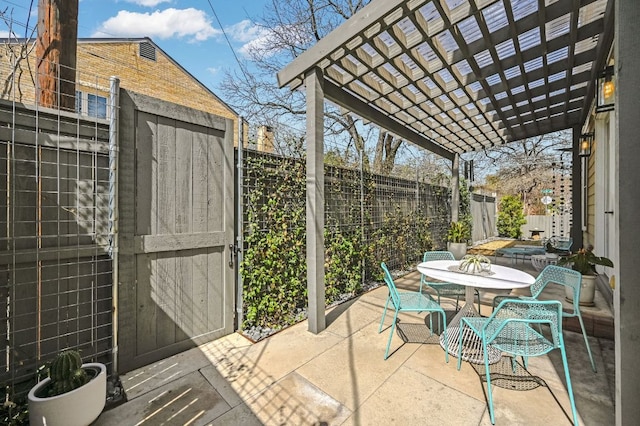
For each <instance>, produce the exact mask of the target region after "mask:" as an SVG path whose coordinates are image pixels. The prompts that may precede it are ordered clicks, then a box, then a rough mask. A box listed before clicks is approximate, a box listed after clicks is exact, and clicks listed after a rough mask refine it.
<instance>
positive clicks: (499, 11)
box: [482, 1, 509, 32]
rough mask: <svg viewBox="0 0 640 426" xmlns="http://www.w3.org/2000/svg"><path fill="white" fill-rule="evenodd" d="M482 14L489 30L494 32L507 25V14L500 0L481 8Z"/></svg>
mask: <svg viewBox="0 0 640 426" xmlns="http://www.w3.org/2000/svg"><path fill="white" fill-rule="evenodd" d="M482 16H484V20H485V22H486V23H487V27H488V28H489V31H491V32H495V31H497V30H499V29H500V28H503V27H506V26H507V25H509V20H508V19H507V14H506V12H505V10H504V4H503V3H502V2H501V1H498V2H495V3H494V4H492V5H491V6H489V7H487V8H486V9H483V10H482Z"/></svg>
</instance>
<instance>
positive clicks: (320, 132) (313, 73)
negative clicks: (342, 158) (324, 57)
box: [305, 68, 326, 334]
mask: <svg viewBox="0 0 640 426" xmlns="http://www.w3.org/2000/svg"><path fill="white" fill-rule="evenodd" d="M323 83H324V79H323V76H322V72H321V70H319V69H318V68H313V69H312V70H310V71H309V72H308V73H306V74H305V86H306V91H307V296H308V301H309V303H308V306H307V314H308V319H309V331H310V332H312V333H314V334H317V333H319V332H321V331H322V330H324V329H325V328H326V318H325V303H324V300H325V296H324V292H325V289H324V87H323V86H324V84H323Z"/></svg>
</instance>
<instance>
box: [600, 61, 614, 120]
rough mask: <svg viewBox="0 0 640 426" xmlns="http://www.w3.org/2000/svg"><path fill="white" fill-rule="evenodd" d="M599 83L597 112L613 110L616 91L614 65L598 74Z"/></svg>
mask: <svg viewBox="0 0 640 426" xmlns="http://www.w3.org/2000/svg"><path fill="white" fill-rule="evenodd" d="M597 84H598V86H597V88H598V93H597V95H598V96H597V98H596V112H605V111H611V110H613V109H614V101H615V99H614V97H615V92H616V86H615V81H614V76H613V65H609V66H608V67H606V68H605V69H604V70H603V71H601V72H600V74H598V80H597Z"/></svg>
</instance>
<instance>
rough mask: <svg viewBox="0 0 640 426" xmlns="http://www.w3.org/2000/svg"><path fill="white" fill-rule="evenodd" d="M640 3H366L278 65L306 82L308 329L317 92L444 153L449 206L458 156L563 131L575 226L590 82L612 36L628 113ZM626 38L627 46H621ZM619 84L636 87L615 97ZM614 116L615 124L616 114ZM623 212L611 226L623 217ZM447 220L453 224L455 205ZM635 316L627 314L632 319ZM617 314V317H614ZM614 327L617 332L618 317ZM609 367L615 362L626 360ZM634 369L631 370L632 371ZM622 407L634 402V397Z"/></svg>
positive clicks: (319, 156)
mask: <svg viewBox="0 0 640 426" xmlns="http://www.w3.org/2000/svg"><path fill="white" fill-rule="evenodd" d="M615 3H617V4H615ZM638 3H640V2H637V0H615V2H614V0H372V1H371V3H369V4H368V5H367V6H365V7H364V8H363V9H361V10H360V11H359V12H357V13H356V14H355V15H354V16H353V17H351V18H350V19H349V20H347V21H346V22H344V23H343V24H342V25H341V26H340V27H338V28H337V29H336V30H334V31H333V32H331V33H330V34H328V35H327V36H326V37H324V38H323V39H321V40H320V41H318V43H317V44H315V45H314V46H312V47H311V48H309V49H308V50H307V51H305V52H304V53H303V54H301V55H300V56H299V57H298V58H296V59H295V60H294V61H293V62H291V63H290V64H289V65H288V66H286V67H285V68H284V69H282V70H281V71H280V72H279V73H278V82H279V85H280V87H284V86H289V87H290V88H291V89H292V90H293V89H297V88H299V87H302V86H304V87H305V90H306V95H307V266H308V290H309V310H308V312H309V329H310V331H312V332H314V333H315V332H319V331H321V330H323V329H324V328H325V318H324V264H323V262H324V255H323V253H324V243H323V228H324V217H323V205H324V204H323V201H324V193H323V187H324V175H323V149H324V146H323V145H324V141H323V111H324V100H325V99H327V100H329V101H331V102H332V103H334V104H336V105H338V106H340V107H343V108H345V109H347V110H349V111H351V112H352V113H354V114H355V115H358V116H360V117H362V118H363V119H364V120H367V121H370V122H372V123H374V124H376V125H378V126H380V127H382V128H384V129H386V130H388V131H389V132H391V133H394V134H395V135H397V136H399V137H401V138H403V139H404V140H407V141H409V142H411V143H413V144H416V145H418V146H420V147H422V148H425V149H427V150H429V151H432V152H434V153H436V154H438V155H440V156H442V157H444V158H447V159H449V160H451V161H452V162H453V171H454V172H453V179H454V191H453V200H452V205H453V206H457V204H458V202H457V198H458V192H457V169H458V167H457V165H458V157H459V155H460V154H463V153H466V152H472V151H478V150H483V149H485V148H490V147H492V146H496V145H499V144H505V143H509V142H512V141H517V140H522V139H524V138H528V137H534V136H538V135H543V134H547V133H550V132H554V131H559V130H566V129H571V130H572V131H573V160H574V161H573V167H574V170H573V187H574V191H573V203H572V204H573V206H574V213H573V214H574V224H578V223H581V222H580V220H579V219H577V218H580V215H581V211H580V204H581V203H580V198H579V197H580V191H579V190H577V189H576V188H578V187H579V185H580V175H581V164H582V162H581V161H578V152H577V151H578V142H579V136H580V134H581V130H582V129H583V127H584V126H585V123H586V121H587V119H588V117H589V114H590V112H591V105H592V101H593V98H594V94H595V91H596V87H595V86H596V78H597V76H598V74H599V72H600V71H601V70H603V69H604V67H605V66H607V65H609V64H608V63H607V58H609V57H610V56H611V53H612V46H613V41H614V38H615V39H616V40H617V42H616V43H617V45H616V50H615V53H614V54H613V57H615V58H616V63H615V67H616V78H618V79H619V80H618V88H619V90H617V92H616V104H617V106H616V108H617V109H618V108H621V107H623V106H624V103H625V101H624V99H629V100H628V104H627V105H628V107H629V108H630V110H632V108H634V107H636V111H637V110H638V108H637V107H638V101H636V100H635V99H637V98H639V97H640V96H638V95H640V93H638V92H640V90H638V83H637V77H631V76H629V75H628V74H627V78H628V80H626V82H625V76H624V69H623V66H622V65H621V64H623V63H625V62H624V61H627V62H626V64H627V67H629V66H631V67H632V66H633V65H638V64H637V62H638V60H637V59H636V58H634V56H638V42H637V41H636V40H635V38H636V37H635V34H634V33H633V26H634V25H635V22H637V21H635V22H634V20H633V19H634V18H633V17H634V16H635V19H638V16H637V14H638V13H639V11H638V8H639V6H638ZM622 10H626V12H621V11H622ZM634 13H635V15H634ZM614 16H615V21H616V22H615V25H614ZM624 43H626V44H627V48H626V50H622V49H621V46H622V45H623V44H624ZM634 48H635V50H634ZM627 69H630V68H627ZM637 69H638V68H636V69H635V71H634V72H635V73H636V74H637ZM629 74H630V73H629ZM634 78H636V80H633V79H634ZM624 87H627V88H628V89H635V90H629V92H625V93H624V94H623V93H622V92H623V90H624ZM634 94H635V95H634ZM627 96H629V98H627ZM617 114H618V115H617V117H618V120H619V121H620V123H622V121H621V120H622V117H623V113H622V112H620V113H618V112H617ZM630 121H633V120H630ZM638 121H640V120H637V118H636V120H635V122H636V123H637V122H638ZM625 125H626V124H625ZM628 125H629V127H627V128H626V130H623V128H622V124H621V125H620V126H621V127H620V134H619V135H617V136H618V138H617V139H618V143H619V144H620V145H621V147H622V146H627V145H625V143H626V139H624V135H629V136H630V135H631V134H632V132H635V131H639V130H640V129H638V124H632V123H629V124H628ZM629 142H631V140H630V139H629ZM629 149H630V151H629V152H628V154H629V155H630V158H636V159H637V158H638V152H637V151H638V149H637V148H636V147H635V146H631V145H629ZM622 155H623V154H622V153H620V156H621V157H620V160H622ZM621 165H622V163H620V165H619V166H621ZM621 170H622V169H620V172H621ZM637 173H638V172H637V171H634V170H631V165H630V166H629V176H628V177H629V178H633V177H636V178H637V177H638V176H637ZM621 180H622V178H621ZM621 194H622V193H621ZM620 196H621V197H622V195H620ZM618 201H620V200H618ZM620 204H624V203H620ZM622 210H623V209H622V208H621V210H620V216H619V217H618V220H619V223H620V221H622V219H623V216H624V215H623V214H622V213H623V211H622ZM453 216H454V218H453V219H454V220H455V219H456V216H457V212H456V211H454V212H453ZM576 219H577V220H576ZM572 236H573V237H574V241H577V243H576V244H578V245H580V244H581V242H582V230H581V229H580V228H579V227H577V226H576V229H575V230H574V231H572ZM620 237H621V243H620V263H621V265H620V266H619V271H620V273H619V275H620V277H619V279H620V280H622V279H623V277H624V276H625V271H626V270H625V268H624V266H623V265H622V261H623V259H624V256H625V254H624V247H623V246H624V244H625V242H624V241H623V240H622V235H620ZM633 300H635V301H636V302H637V301H639V300H640V294H638V292H634V293H633ZM616 314H618V312H616ZM637 317H638V315H637V314H634V320H637ZM618 320H619V318H618V317H616V322H617V323H618V322H619V321H618ZM616 327H617V328H616V331H617V332H618V331H619V324H616ZM616 344H617V345H618V342H617V343H616ZM616 349H618V347H617V348H616ZM616 368H622V369H624V368H625V365H622V366H620V365H617V367H616ZM637 376H638V375H637V373H636V374H635V376H634V377H637ZM636 382H638V380H636ZM629 383H631V382H629ZM635 390H637V385H635V387H634V391H635ZM636 396H637V393H636ZM636 405H637V404H636ZM628 409H630V410H640V409H638V408H633V407H631V404H629V406H628ZM617 410H618V408H617ZM636 412H639V411H636ZM618 418H619V417H618ZM629 418H631V417H629Z"/></svg>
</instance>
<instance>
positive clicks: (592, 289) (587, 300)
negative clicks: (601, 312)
mask: <svg viewBox="0 0 640 426" xmlns="http://www.w3.org/2000/svg"><path fill="white" fill-rule="evenodd" d="M597 279H598V276H597V275H583V276H582V285H581V286H580V300H579V301H578V302H579V303H580V306H593V305H594V303H593V299H594V297H595V295H596V280H597ZM564 294H565V296H566V298H567V301H569V302H573V290H572V289H571V288H570V287H566V286H565V288H564Z"/></svg>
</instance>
